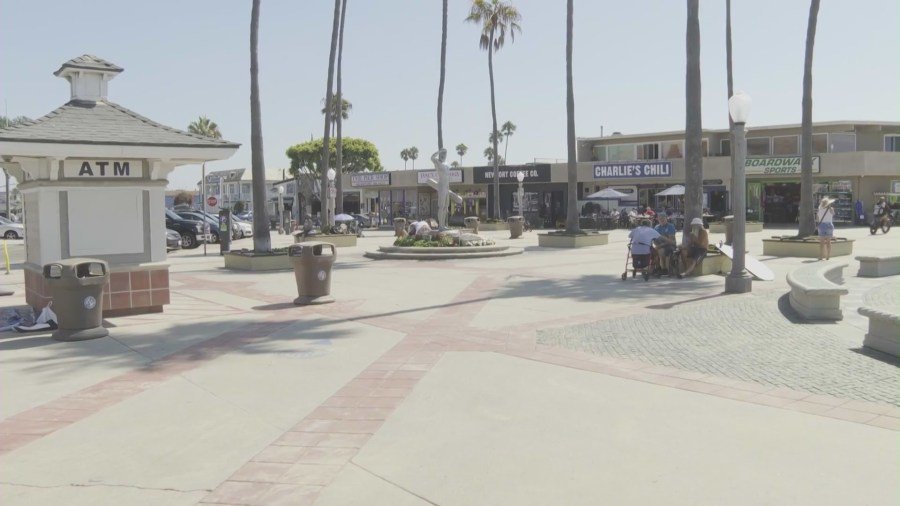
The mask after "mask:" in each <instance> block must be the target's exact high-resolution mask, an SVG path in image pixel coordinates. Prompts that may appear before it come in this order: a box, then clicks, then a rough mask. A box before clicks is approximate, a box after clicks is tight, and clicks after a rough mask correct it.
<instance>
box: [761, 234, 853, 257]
mask: <svg viewBox="0 0 900 506" xmlns="http://www.w3.org/2000/svg"><path fill="white" fill-rule="evenodd" d="M852 254H853V240H852V239H845V238H842V237H835V238H833V240H832V241H831V256H832V257H840V256H846V255H852ZM763 255H768V256H773V257H799V258H819V238H818V237H808V238H806V239H784V238H779V237H773V238H771V239H763Z"/></svg>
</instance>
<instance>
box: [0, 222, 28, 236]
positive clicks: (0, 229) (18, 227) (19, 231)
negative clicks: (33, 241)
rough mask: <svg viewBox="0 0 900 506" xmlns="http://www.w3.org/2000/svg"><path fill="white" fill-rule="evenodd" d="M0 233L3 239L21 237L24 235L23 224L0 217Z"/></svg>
mask: <svg viewBox="0 0 900 506" xmlns="http://www.w3.org/2000/svg"><path fill="white" fill-rule="evenodd" d="M0 235H2V236H3V238H4V239H23V238H24V237H25V225H22V224H21V223H16V222H13V221H10V220H8V219H6V218H3V217H0Z"/></svg>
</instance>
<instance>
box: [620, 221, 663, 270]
mask: <svg viewBox="0 0 900 506" xmlns="http://www.w3.org/2000/svg"><path fill="white" fill-rule="evenodd" d="M628 237H629V238H630V239H631V262H632V265H633V266H634V270H635V272H637V271H644V270H646V269H647V268H648V267H650V244H651V243H652V242H653V240H654V239H656V238H658V237H659V232H657V231H656V230H653V229H652V228H650V220H644V221H642V222H641V224H640V226H639V227H638V228H636V229H634V230H632V231H631V232H629V233H628Z"/></svg>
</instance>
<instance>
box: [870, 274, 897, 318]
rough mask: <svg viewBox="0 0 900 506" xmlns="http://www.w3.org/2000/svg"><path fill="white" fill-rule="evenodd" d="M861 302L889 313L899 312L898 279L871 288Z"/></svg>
mask: <svg viewBox="0 0 900 506" xmlns="http://www.w3.org/2000/svg"><path fill="white" fill-rule="evenodd" d="M863 302H864V303H865V304H866V305H867V306H871V307H875V308H881V309H884V310H887V311H891V312H897V311H900V279H896V280H893V281H890V282H888V283H885V284H883V285H879V286H878V287H876V288H873V289H872V290H870V291H869V292H867V293H866V294H865V296H863Z"/></svg>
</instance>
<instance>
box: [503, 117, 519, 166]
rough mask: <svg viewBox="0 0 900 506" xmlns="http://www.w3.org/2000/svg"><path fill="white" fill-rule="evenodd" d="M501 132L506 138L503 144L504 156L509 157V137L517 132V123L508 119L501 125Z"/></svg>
mask: <svg viewBox="0 0 900 506" xmlns="http://www.w3.org/2000/svg"><path fill="white" fill-rule="evenodd" d="M500 133H502V134H503V138H504V140H505V142H504V145H503V158H507V156H506V151H507V150H508V149H509V138H510V136H512V134H514V133H516V124H515V123H513V122H512V121H507V122H506V123H504V124H503V126H501V127H500Z"/></svg>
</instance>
